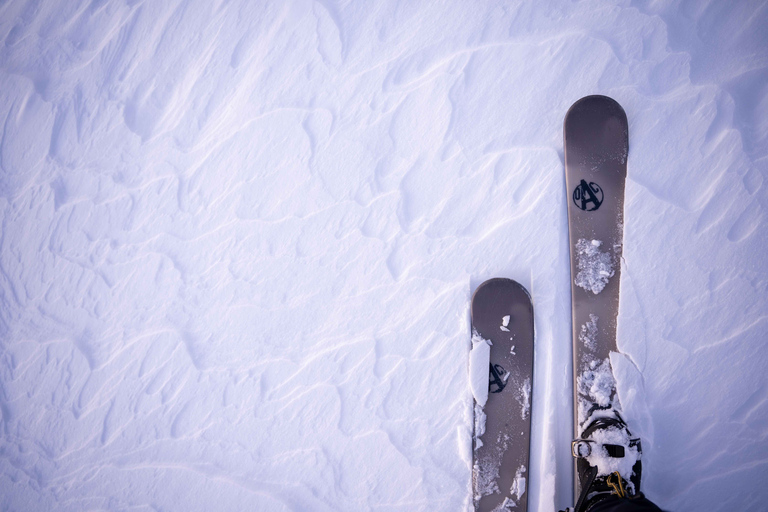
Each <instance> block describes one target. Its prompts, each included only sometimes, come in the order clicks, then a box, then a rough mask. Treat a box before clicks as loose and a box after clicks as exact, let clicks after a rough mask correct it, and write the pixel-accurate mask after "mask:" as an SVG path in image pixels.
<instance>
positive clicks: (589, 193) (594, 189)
mask: <svg viewBox="0 0 768 512" xmlns="http://www.w3.org/2000/svg"><path fill="white" fill-rule="evenodd" d="M573 204H575V205H576V206H578V207H579V208H580V209H582V210H584V211H586V212H592V211H595V210H597V209H598V208H600V205H601V204H603V189H602V188H600V185H598V184H597V183H595V182H594V181H590V182H589V183H587V182H586V180H581V183H579V184H578V185H576V188H575V189H573Z"/></svg>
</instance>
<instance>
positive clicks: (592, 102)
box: [565, 94, 627, 124]
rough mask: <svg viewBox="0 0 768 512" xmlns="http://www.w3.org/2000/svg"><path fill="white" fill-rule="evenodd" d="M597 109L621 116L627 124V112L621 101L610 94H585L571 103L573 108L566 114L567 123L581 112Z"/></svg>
mask: <svg viewBox="0 0 768 512" xmlns="http://www.w3.org/2000/svg"><path fill="white" fill-rule="evenodd" d="M595 111H600V112H605V113H607V114H610V115H613V116H618V117H621V118H623V119H624V120H625V123H624V124H626V119H627V114H626V112H624V109H623V108H622V106H621V105H620V104H619V102H618V101H616V100H615V99H613V98H611V97H609V96H603V95H601V94H592V95H590V96H584V97H583V98H581V99H580V100H578V101H576V102H575V103H574V104H573V105H571V108H569V109H568V112H567V113H566V114H565V123H566V124H568V120H569V119H571V118H573V117H574V116H575V115H577V114H579V113H580V112H595Z"/></svg>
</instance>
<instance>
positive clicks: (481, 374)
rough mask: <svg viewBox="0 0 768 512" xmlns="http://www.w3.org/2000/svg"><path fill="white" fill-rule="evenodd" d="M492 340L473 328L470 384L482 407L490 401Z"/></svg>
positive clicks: (470, 352)
mask: <svg viewBox="0 0 768 512" xmlns="http://www.w3.org/2000/svg"><path fill="white" fill-rule="evenodd" d="M490 361H491V342H490V341H489V340H486V339H485V338H483V337H482V336H480V335H479V334H478V333H477V331H475V330H474V329H473V332H472V349H471V350H470V351H469V386H470V389H471V390H472V396H473V397H474V399H475V402H476V403H477V405H479V406H480V408H481V409H482V408H483V407H485V403H486V402H487V401H488V368H489V365H490Z"/></svg>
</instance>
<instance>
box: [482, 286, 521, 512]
mask: <svg viewBox="0 0 768 512" xmlns="http://www.w3.org/2000/svg"><path fill="white" fill-rule="evenodd" d="M471 314H472V351H471V353H470V375H471V378H472V380H473V382H474V383H473V394H474V396H475V436H474V443H473V448H474V451H473V459H474V464H473V474H472V477H473V478H472V482H473V494H474V504H475V510H477V511H479V512H490V511H519V512H525V511H526V510H527V506H528V494H527V490H528V483H527V482H528V468H529V464H528V452H529V445H530V433H531V396H532V395H531V392H532V385H533V306H532V304H531V298H530V296H529V295H528V292H527V291H526V290H525V288H523V287H522V286H520V285H519V284H518V283H516V282H515V281H512V280H511V279H501V278H496V279H490V280H488V281H486V282H484V283H483V284H481V285H480V286H479V287H478V288H477V290H476V291H475V293H474V295H473V297H472V311H471ZM486 386H487V387H486Z"/></svg>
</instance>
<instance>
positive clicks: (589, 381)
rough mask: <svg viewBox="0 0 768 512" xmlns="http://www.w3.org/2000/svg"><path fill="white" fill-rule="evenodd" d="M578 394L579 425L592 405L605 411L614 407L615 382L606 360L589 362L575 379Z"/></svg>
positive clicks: (609, 363)
mask: <svg viewBox="0 0 768 512" xmlns="http://www.w3.org/2000/svg"><path fill="white" fill-rule="evenodd" d="M576 385H577V388H578V392H579V423H580V424H583V423H584V422H585V421H586V419H587V415H588V414H589V413H590V410H591V409H592V407H593V405H596V406H598V407H599V408H602V409H606V408H608V407H612V406H615V405H617V404H614V403H613V401H612V400H613V398H614V396H615V390H616V381H615V379H614V378H613V372H612V371H611V362H610V360H609V359H608V358H606V359H604V360H603V361H597V360H595V361H590V362H589V363H588V364H587V365H586V367H585V368H584V369H583V370H582V371H581V373H580V374H579V376H578V377H577V379H576Z"/></svg>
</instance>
